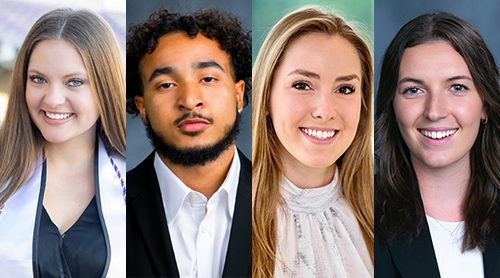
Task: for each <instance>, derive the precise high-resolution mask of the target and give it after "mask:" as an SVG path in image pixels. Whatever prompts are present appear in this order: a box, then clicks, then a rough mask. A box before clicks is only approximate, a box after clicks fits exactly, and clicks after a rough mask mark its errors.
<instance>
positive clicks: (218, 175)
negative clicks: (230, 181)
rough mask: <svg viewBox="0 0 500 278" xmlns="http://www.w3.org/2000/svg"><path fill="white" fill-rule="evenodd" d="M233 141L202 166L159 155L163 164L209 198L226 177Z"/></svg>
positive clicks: (232, 155) (230, 160) (231, 156)
mask: <svg viewBox="0 0 500 278" xmlns="http://www.w3.org/2000/svg"><path fill="white" fill-rule="evenodd" d="M234 149H235V147H234V143H233V144H232V145H231V146H230V147H229V148H228V149H227V150H225V151H224V152H222V153H221V154H220V156H219V157H218V158H217V159H216V160H215V161H211V162H208V163H206V164H205V165H203V166H189V167H186V166H183V165H179V164H174V163H172V162H170V160H168V158H166V157H163V156H161V155H160V158H161V160H162V161H163V163H165V165H166V166H167V167H168V168H169V169H170V170H171V171H172V172H173V173H174V174H175V175H176V176H177V177H178V178H179V179H180V180H181V181H182V182H183V183H184V184H185V185H186V186H187V187H189V188H191V189H192V190H194V191H197V192H200V193H201V194H203V195H205V197H206V198H207V200H208V199H210V197H212V195H213V194H214V193H215V192H216V191H217V190H218V189H219V187H220V186H221V185H222V183H223V182H224V180H225V179H226V176H227V173H228V172H229V167H230V166H231V162H232V161H233V157H234Z"/></svg>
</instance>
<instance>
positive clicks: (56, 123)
mask: <svg viewBox="0 0 500 278" xmlns="http://www.w3.org/2000/svg"><path fill="white" fill-rule="evenodd" d="M26 102H27V104H28V109H29V112H30V115H31V119H32V120H33V122H34V123H35V125H36V127H37V128H38V129H39V130H40V132H41V133H42V135H43V138H44V139H45V140H47V141H48V142H51V143H61V142H64V141H66V140H71V139H75V138H78V137H79V136H84V137H88V136H89V135H90V134H91V133H92V131H93V130H94V128H95V126H94V125H95V122H96V121H97V118H98V117H99V112H98V111H97V106H96V103H95V101H94V96H93V95H92V89H91V86H90V82H89V79H88V76H87V71H86V69H85V65H84V63H83V60H82V57H81V56H80V53H78V51H77V50H76V48H75V47H74V46H73V45H72V44H70V43H69V42H67V41H64V40H45V41H42V42H40V43H39V44H38V45H37V46H36V47H35V49H34V50H33V53H32V54H31V58H30V62H29V65H28V78H27V81H26ZM45 112H51V113H64V114H69V113H71V114H72V115H71V116H70V117H69V118H68V119H66V120H53V121H50V120H48V118H47V117H46V115H45Z"/></svg>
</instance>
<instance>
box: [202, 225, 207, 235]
mask: <svg viewBox="0 0 500 278" xmlns="http://www.w3.org/2000/svg"><path fill="white" fill-rule="evenodd" d="M207 230H208V228H207V226H205V225H204V226H203V227H201V232H202V233H204V234H205V233H206V232H207Z"/></svg>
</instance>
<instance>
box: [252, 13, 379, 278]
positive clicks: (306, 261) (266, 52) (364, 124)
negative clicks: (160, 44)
mask: <svg viewBox="0 0 500 278" xmlns="http://www.w3.org/2000/svg"><path fill="white" fill-rule="evenodd" d="M253 78H254V79H253V103H252V109H253V138H252V142H253V146H252V147H253V161H252V163H253V167H252V169H253V177H252V183H253V207H252V209H253V220H252V229H253V232H252V233H253V246H252V252H253V255H252V261H253V269H252V274H253V277H273V276H274V277H371V276H373V263H372V262H373V152H372V126H373V120H372V110H371V109H372V108H371V107H372V94H373V63H372V56H371V54H370V50H369V48H368V46H367V45H366V43H365V42H364V41H363V40H362V39H361V38H360V37H359V35H358V34H357V33H356V32H355V31H353V29H352V28H351V27H350V26H349V25H348V24H347V23H346V21H344V20H343V19H342V18H340V17H339V16H337V15H335V14H333V13H330V12H325V11H323V10H321V9H319V8H315V7H313V8H303V9H299V10H297V11H295V12H292V13H290V14H289V15H287V16H285V17H284V18H283V19H281V20H280V21H279V22H278V23H277V24H276V26H274V28H273V29H272V30H271V31H270V32H269V34H268V36H267V38H266V40H265V42H264V44H263V46H262V48H261V49H260V52H259V55H258V56H257V60H256V62H255V65H254V68H253Z"/></svg>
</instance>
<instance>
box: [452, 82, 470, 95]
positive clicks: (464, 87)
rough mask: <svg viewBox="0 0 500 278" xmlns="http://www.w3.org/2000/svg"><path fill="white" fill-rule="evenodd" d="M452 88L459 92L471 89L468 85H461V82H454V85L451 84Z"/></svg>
mask: <svg viewBox="0 0 500 278" xmlns="http://www.w3.org/2000/svg"><path fill="white" fill-rule="evenodd" d="M450 89H451V90H452V91H453V92H457V93H460V92H465V91H467V90H469V88H467V86H465V85H461V84H453V85H451V88H450Z"/></svg>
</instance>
